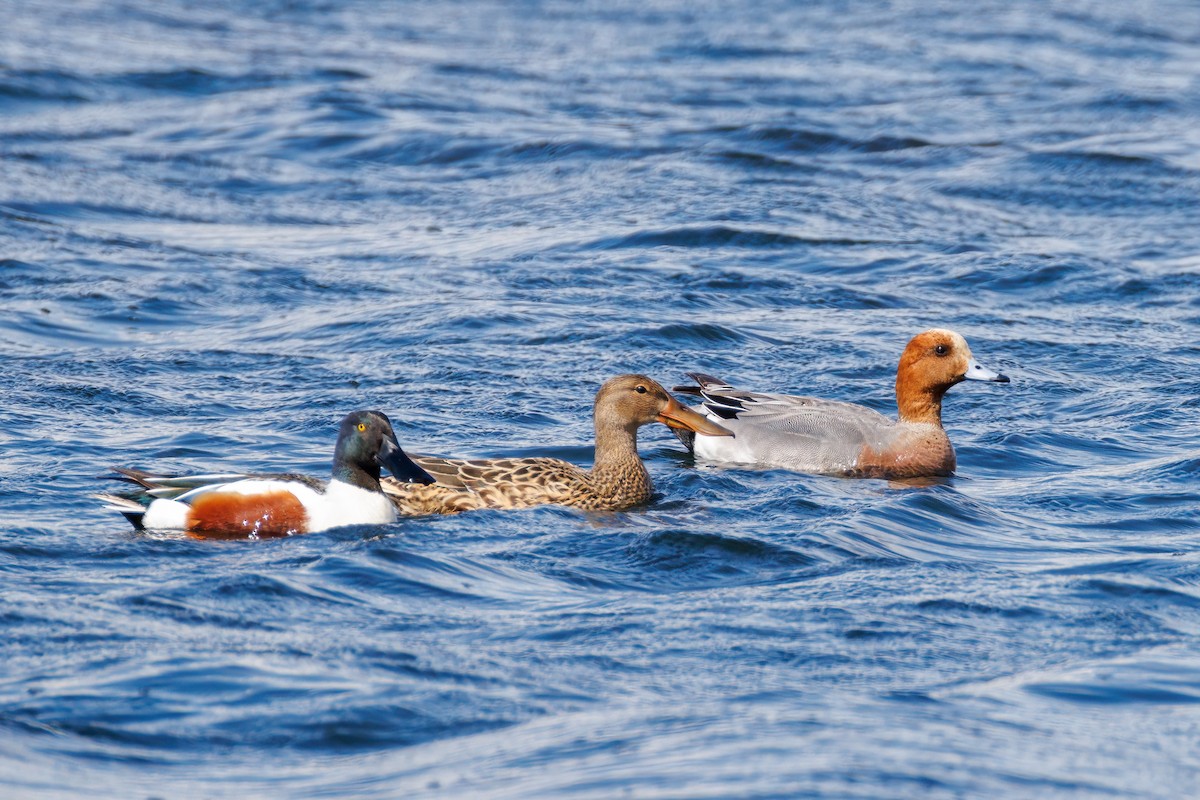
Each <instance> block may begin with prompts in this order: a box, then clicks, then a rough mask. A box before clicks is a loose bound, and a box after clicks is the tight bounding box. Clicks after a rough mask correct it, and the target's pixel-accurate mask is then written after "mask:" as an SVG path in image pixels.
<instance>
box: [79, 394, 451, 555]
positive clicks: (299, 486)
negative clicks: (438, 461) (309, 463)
mask: <svg viewBox="0 0 1200 800" xmlns="http://www.w3.org/2000/svg"><path fill="white" fill-rule="evenodd" d="M381 466H384V467H387V468H388V470H390V471H391V473H392V474H393V475H395V476H396V478H395V479H396V480H397V481H398V482H400V483H413V484H428V483H433V478H432V477H430V476H429V474H428V473H427V472H425V471H424V470H423V469H421V468H420V467H418V466H417V465H416V464H414V463H413V462H412V460H411V459H410V458H409V457H408V456H407V455H406V454H405V453H404V451H403V450H402V449H401V448H400V444H399V443H398V442H397V441H396V434H395V433H394V432H393V431H392V423H391V420H389V419H388V418H387V415H386V414H384V413H383V412H381V411H355V412H354V413H353V414H350V415H349V416H347V417H346V418H345V419H343V420H342V424H341V427H340V429H339V430H338V440H337V447H336V448H335V450H334V453H333V474H332V476H331V478H330V479H329V480H328V481H322V480H318V479H315V478H309V477H307V476H304V475H241V474H239V475H193V476H183V477H159V476H154V475H151V474H149V473H145V472H141V471H138V470H131V469H123V468H114V472H116V473H117V474H118V476H119V477H120V479H121V480H127V481H130V482H132V483H136V484H139V485H140V486H142V487H144V488H145V489H146V490H147V491H146V494H147V495H149V496H150V497H153V498H155V499H153V500H152V501H151V502H150V503H149V504H148V505H143V504H142V503H140V502H138V501H136V500H133V499H131V498H127V497H121V496H118V495H111V494H103V495H97V497H99V498H100V499H102V500H104V501H105V502H106V503H107V504H108V505H107V506H106V508H111V509H113V510H114V511H120V512H121V513H122V514H124V515H125V517H126V518H127V519H128V520H129V521H130V522H132V523H133V525H134V527H135V528H138V529H139V530H140V529H143V528H149V529H155V530H183V531H187V532H189V533H192V534H195V535H198V536H204V537H231V538H233V537H239V538H240V537H251V538H254V537H270V536H289V535H291V534H296V533H314V532H316V531H323V530H326V529H327V528H334V527H337V526H340V525H374V524H383V523H388V522H394V521H395V519H396V509H395V506H394V505H393V504H392V503H391V501H390V500H388V499H387V498H386V497H385V496H384V495H383V493H382V490H381V487H380V484H379V477H380V467H381Z"/></svg>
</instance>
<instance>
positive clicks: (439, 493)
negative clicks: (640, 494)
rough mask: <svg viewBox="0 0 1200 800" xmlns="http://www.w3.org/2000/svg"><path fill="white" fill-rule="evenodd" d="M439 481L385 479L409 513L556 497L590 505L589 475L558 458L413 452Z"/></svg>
mask: <svg viewBox="0 0 1200 800" xmlns="http://www.w3.org/2000/svg"><path fill="white" fill-rule="evenodd" d="M412 459H413V461H415V462H416V463H417V464H419V465H420V466H421V468H422V469H424V470H425V471H426V472H428V473H429V474H430V475H431V476H432V477H433V478H434V479H435V480H436V481H437V482H436V483H434V484H431V485H428V486H421V485H418V484H410V483H400V482H398V481H395V480H393V479H392V478H384V480H383V481H382V484H383V490H384V493H385V494H387V495H388V496H389V497H391V498H392V500H393V502H394V503H395V504H396V506H397V508H398V509H399V510H400V511H401V512H402V513H406V514H452V513H456V512H458V511H467V510H470V509H475V508H529V507H531V506H538V505H545V504H547V503H555V504H559V505H568V506H578V507H583V508H588V507H592V503H593V502H594V500H595V492H594V491H593V489H592V485H591V484H592V481H591V476H590V475H589V474H588V473H587V472H585V471H584V470H582V469H580V468H579V467H577V466H575V465H574V464H570V463H568V462H566V461H560V460H559V459H556V458H496V459H455V458H440V457H437V456H420V455H416V456H412Z"/></svg>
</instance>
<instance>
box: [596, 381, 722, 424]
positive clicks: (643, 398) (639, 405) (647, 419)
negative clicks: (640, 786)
mask: <svg viewBox="0 0 1200 800" xmlns="http://www.w3.org/2000/svg"><path fill="white" fill-rule="evenodd" d="M595 415H596V427H597V428H600V427H602V426H603V427H616V428H626V429H637V428H639V427H641V426H642V425H649V424H650V423H651V422H661V423H663V424H664V425H667V426H668V427H671V428H686V429H687V430H689V431H693V432H694V433H699V434H703V435H705V436H732V435H733V433H732V432H731V431H729V430H726V429H725V428H722V427H721V426H720V425H718V424H716V423H715V422H711V421H709V420H708V419H706V418H705V417H704V416H703V415H701V414H697V413H696V412H695V411H692V410H691V409H690V408H685V407H684V406H682V405H680V403H679V401H678V400H676V399H675V398H674V397H671V395H670V394H668V393H667V390H666V389H664V388H663V387H662V385H661V384H659V383H658V381H656V380H654V379H653V378H648V377H646V376H645V375H618V376H617V377H615V378H611V379H609V380H608V381H606V382H605V384H604V385H603V386H601V387H600V391H599V392H597V393H596V410H595Z"/></svg>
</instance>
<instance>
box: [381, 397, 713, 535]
mask: <svg viewBox="0 0 1200 800" xmlns="http://www.w3.org/2000/svg"><path fill="white" fill-rule="evenodd" d="M593 416H594V419H595V425H596V458H595V462H594V464H593V466H592V469H591V470H585V469H581V468H580V467H577V466H575V465H574V464H571V463H568V462H566V461H560V460H559V459H557V458H495V459H477V460H464V459H453V458H440V457H437V456H421V455H414V456H413V461H415V462H416V463H417V464H418V465H419V466H421V467H422V468H423V469H425V470H426V471H427V472H428V473H429V474H430V475H432V476H434V478H436V479H437V482H436V483H433V484H430V485H417V484H414V483H402V482H399V481H395V480H391V479H389V478H385V479H384V480H383V491H384V492H385V493H387V494H388V495H389V496H390V497H391V498H392V500H393V501H394V502H395V503H396V507H397V508H399V509H400V511H401V512H402V513H405V514H452V513H455V512H458V511H467V510H470V509H477V508H528V507H530V506H538V505H544V504H548V503H554V504H558V505H564V506H573V507H575V508H582V509H585V510H589V511H609V510H616V509H621V508H628V507H630V506H635V505H639V504H641V503H645V502H646V501H648V500H649V499H650V497H651V495H652V493H653V485H652V484H651V482H650V475H649V473H647V472H646V467H645V466H644V465H643V464H642V460H641V458H639V457H638V452H637V431H638V428H640V427H641V426H642V425H647V424H649V423H651V422H662V423H663V424H665V425H667V426H669V427H672V428H682V429H686V430H688V431H690V432H691V433H692V434H693V435H695V434H700V435H702V436H729V435H730V433H729V431H728V430H726V429H725V428H723V427H721V426H720V425H718V424H717V423H715V422H710V421H709V420H706V419H705V418H704V417H703V416H701V415H700V414H697V413H696V412H695V411H692V410H691V409H688V408H684V407H683V406H681V405H680V404H679V402H678V401H676V400H675V399H674V398H673V397H671V395H669V394H667V390H666V389H664V388H663V387H662V386H660V385H659V384H658V383H656V382H655V381H653V380H651V379H650V378H647V377H646V376H645V375H621V376H619V377H616V378H613V379H611V380H609V381H608V382H607V383H605V384H604V385H603V386H602V387H600V391H599V392H598V393H597V394H596V404H595V409H594V412H593Z"/></svg>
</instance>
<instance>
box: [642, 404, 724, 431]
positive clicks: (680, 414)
mask: <svg viewBox="0 0 1200 800" xmlns="http://www.w3.org/2000/svg"><path fill="white" fill-rule="evenodd" d="M658 421H659V422H661V423H662V424H664V425H666V426H667V427H668V428H686V429H687V430H689V431H692V432H693V433H699V434H702V435H704V436H733V431H731V430H729V429H727V428H722V427H721V426H720V425H718V424H717V423H715V422H712V421H711V420H709V419H708V418H706V417H704V416H702V415H700V414H697V413H696V412H695V411H692V410H691V409H690V408H685V407H684V406H682V405H680V404H679V401H677V400H676V399H675V398H674V397H672V398H671V399H670V400H669V401H667V404H666V405H665V406H664V407H663V410H662V411H660V412H658Z"/></svg>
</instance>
